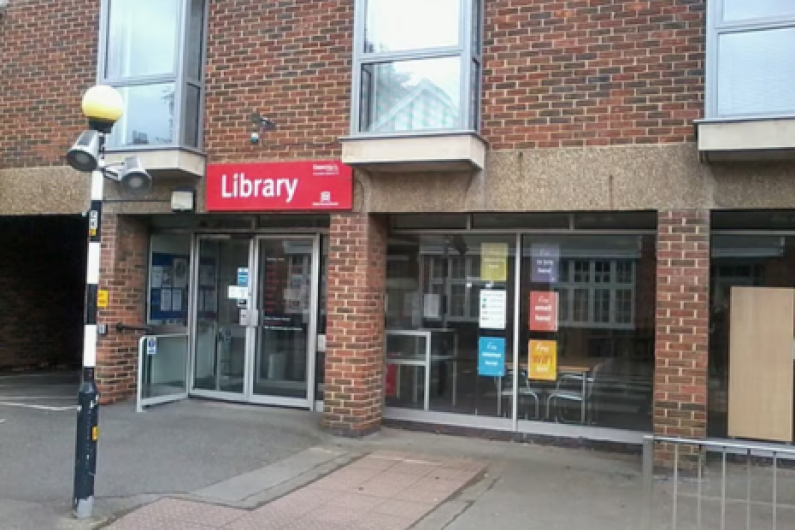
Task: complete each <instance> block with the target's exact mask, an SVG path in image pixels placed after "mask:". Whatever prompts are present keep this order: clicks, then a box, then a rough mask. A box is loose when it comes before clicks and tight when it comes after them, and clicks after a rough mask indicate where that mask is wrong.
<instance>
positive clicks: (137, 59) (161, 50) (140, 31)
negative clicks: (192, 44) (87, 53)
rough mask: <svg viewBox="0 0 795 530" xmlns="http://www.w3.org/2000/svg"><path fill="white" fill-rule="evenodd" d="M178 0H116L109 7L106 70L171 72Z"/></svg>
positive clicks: (126, 73) (118, 73) (113, 73)
mask: <svg viewBox="0 0 795 530" xmlns="http://www.w3.org/2000/svg"><path fill="white" fill-rule="evenodd" d="M178 6H179V0H115V1H113V2H112V3H111V9H110V28H109V29H110V38H109V46H108V73H109V75H110V76H112V77H129V76H140V75H157V74H172V73H173V72H174V66H175V58H176V49H175V44H176V34H177V30H178V29H179V24H178V16H179V15H178V13H179V11H178V9H179V7H178Z"/></svg>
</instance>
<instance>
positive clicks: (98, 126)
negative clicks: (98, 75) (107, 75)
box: [82, 85, 124, 134]
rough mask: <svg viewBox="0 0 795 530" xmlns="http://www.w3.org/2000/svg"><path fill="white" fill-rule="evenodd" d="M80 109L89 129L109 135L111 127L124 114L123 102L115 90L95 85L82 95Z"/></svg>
mask: <svg viewBox="0 0 795 530" xmlns="http://www.w3.org/2000/svg"><path fill="white" fill-rule="evenodd" d="M82 108H83V114H84V115H85V117H86V118H88V127H89V128H90V129H92V130H95V131H99V132H101V133H105V134H110V131H111V130H112V129H113V125H114V124H115V123H116V122H117V121H119V118H121V115H122V114H123V113H124V100H123V99H122V97H121V94H120V93H119V91H118V90H116V89H115V88H113V87H111V86H108V85H96V86H93V87H91V88H89V89H88V90H87V91H86V93H85V94H84V95H83V104H82Z"/></svg>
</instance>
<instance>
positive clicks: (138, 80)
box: [97, 0, 210, 153]
mask: <svg viewBox="0 0 795 530" xmlns="http://www.w3.org/2000/svg"><path fill="white" fill-rule="evenodd" d="M118 1H128V2H129V1H134V0H102V1H101V5H100V16H99V41H98V46H97V83H99V84H106V85H110V86H112V87H114V88H116V89H120V88H129V87H140V86H151V85H155V84H163V83H173V84H174V115H173V117H172V119H173V123H174V131H173V134H174V138H173V141H172V142H170V143H166V144H150V145H114V146H111V145H108V148H107V149H108V151H110V152H125V151H143V150H164V149H185V150H188V151H193V152H196V153H202V152H203V150H204V134H203V131H204V111H205V94H206V92H205V91H206V83H205V76H206V73H207V36H208V31H209V18H210V16H209V15H210V1H209V0H202V2H203V6H202V10H203V14H202V17H203V20H202V35H201V39H200V44H199V45H200V46H201V59H200V61H199V68H200V70H201V71H200V75H199V77H200V78H199V79H195V78H193V76H191V75H189V73H188V72H187V68H188V64H189V60H188V54H189V53H190V49H191V48H190V47H189V46H188V42H187V41H188V38H189V37H190V35H189V32H190V22H191V21H190V8H191V4H192V1H193V0H178V4H179V5H178V24H179V28H177V31H176V41H177V42H176V43H175V64H174V70H173V72H172V73H171V74H158V75H141V76H130V77H120V76H108V75H107V71H108V58H109V57H108V56H109V54H108V48H109V43H110V9H111V4H112V3H113V2H118ZM188 87H193V88H197V89H198V90H199V98H198V99H199V101H198V103H199V104H198V108H197V109H196V112H197V113H198V116H197V124H196V127H197V142H196V145H195V146H192V145H189V144H188V142H187V135H186V132H187V129H188V128H187V127H186V122H185V118H186V116H187V111H188V109H187V100H188V98H187V96H186V95H187V92H188ZM122 119H124V118H123V117H122Z"/></svg>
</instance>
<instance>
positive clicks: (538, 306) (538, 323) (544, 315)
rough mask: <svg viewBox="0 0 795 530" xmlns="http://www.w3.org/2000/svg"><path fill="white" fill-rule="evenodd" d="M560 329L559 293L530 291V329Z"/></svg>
mask: <svg viewBox="0 0 795 530" xmlns="http://www.w3.org/2000/svg"><path fill="white" fill-rule="evenodd" d="M557 330H558V293H556V292H555V291H531V292H530V331H557Z"/></svg>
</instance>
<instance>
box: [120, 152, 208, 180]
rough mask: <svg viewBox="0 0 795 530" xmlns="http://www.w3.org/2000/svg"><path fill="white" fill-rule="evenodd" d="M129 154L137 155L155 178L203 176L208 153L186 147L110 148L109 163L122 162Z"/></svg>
mask: <svg viewBox="0 0 795 530" xmlns="http://www.w3.org/2000/svg"><path fill="white" fill-rule="evenodd" d="M128 156H137V157H138V159H139V160H140V161H141V163H142V164H143V166H144V167H145V168H146V170H147V171H148V172H149V174H150V175H152V177H153V178H155V179H157V178H184V177H193V178H202V177H203V176H204V173H205V167H206V161H207V155H206V154H204V153H202V152H199V151H195V150H192V149H187V148H185V147H157V148H151V147H145V148H141V149H134V148H125V149H117V150H114V149H108V154H107V160H108V162H109V163H120V162H122V161H124V159H125V158H126V157H128Z"/></svg>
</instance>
